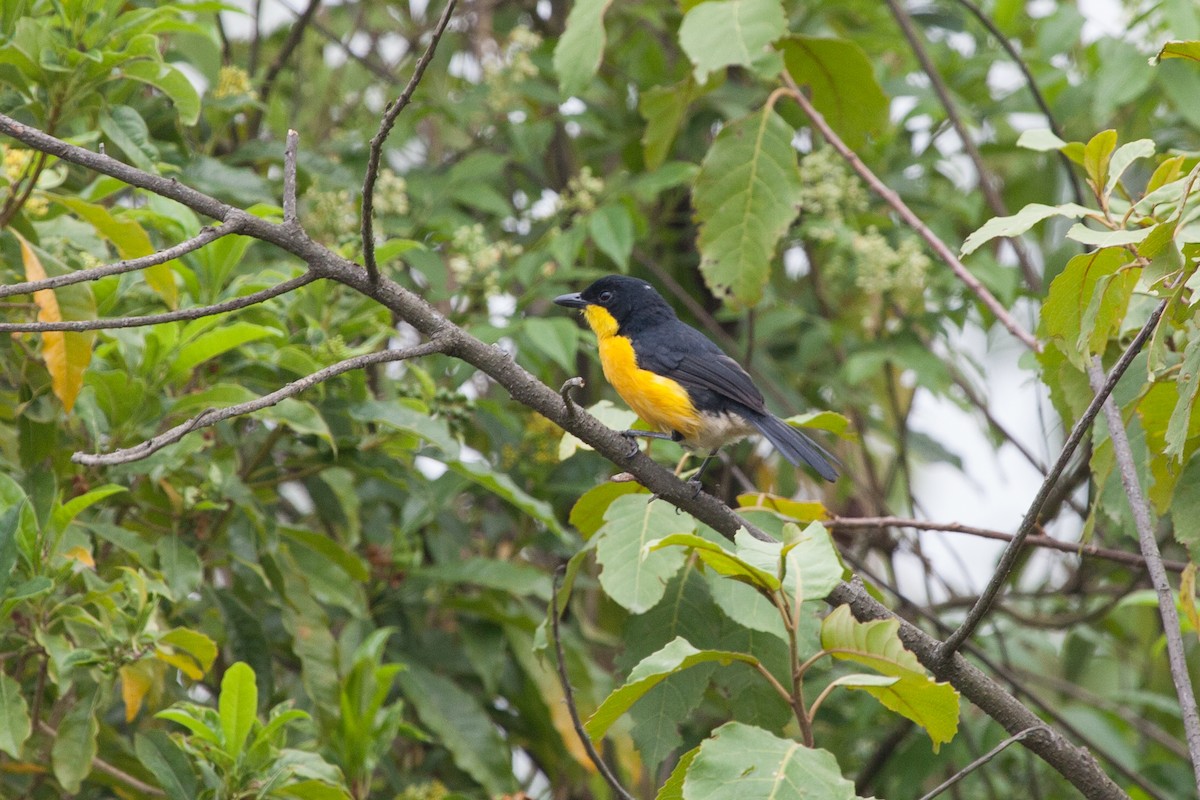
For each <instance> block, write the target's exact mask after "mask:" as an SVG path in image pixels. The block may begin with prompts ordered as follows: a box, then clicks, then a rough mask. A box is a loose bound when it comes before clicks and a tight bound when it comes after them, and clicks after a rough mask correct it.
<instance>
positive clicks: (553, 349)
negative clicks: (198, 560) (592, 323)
mask: <svg viewBox="0 0 1200 800" xmlns="http://www.w3.org/2000/svg"><path fill="white" fill-rule="evenodd" d="M521 327H522V328H523V329H524V331H525V336H526V339H527V340H528V341H529V343H530V344H531V345H532V346H533V347H534V348H535V349H537V350H538V352H540V353H542V354H543V355H545V356H546V357H548V358H549V359H550V360H551V361H553V362H554V363H555V364H557V365H558V366H560V367H562V368H563V370H564V371H566V372H570V371H572V370H574V369H575V357H576V355H578V353H579V326H578V325H576V324H575V321H574V320H571V319H566V318H563V317H553V318H549V317H526V318H525V319H524V320H522V322H521Z"/></svg>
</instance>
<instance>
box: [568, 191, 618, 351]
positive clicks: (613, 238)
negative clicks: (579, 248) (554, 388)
mask: <svg viewBox="0 0 1200 800" xmlns="http://www.w3.org/2000/svg"><path fill="white" fill-rule="evenodd" d="M588 231H589V232H590V233H591V235H592V241H593V242H595V243H596V247H598V248H600V252H601V253H604V255H606V256H608V257H609V258H611V259H612V261H613V263H614V264H616V265H617V266H618V267H620V268H621V271H622V272H624V271H625V270H627V269H629V256H630V254H631V253H632V252H633V220H632V219H631V218H630V216H629V211H628V210H627V209H626V208H625V206H623V205H621V204H619V203H609V204H608V205H604V206H601V207H600V208H598V209H597V210H596V212H595V213H594V214H592V215H591V217H589V218H588ZM568 369H569V367H568Z"/></svg>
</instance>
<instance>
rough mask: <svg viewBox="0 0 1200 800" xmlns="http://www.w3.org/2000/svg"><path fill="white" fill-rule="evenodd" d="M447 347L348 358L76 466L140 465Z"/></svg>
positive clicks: (78, 457)
mask: <svg viewBox="0 0 1200 800" xmlns="http://www.w3.org/2000/svg"><path fill="white" fill-rule="evenodd" d="M444 346H445V343H444V342H440V341H437V340H434V341H430V342H425V343H424V344H419V345H417V346H415V347H407V348H405V349H403V350H382V351H379V352H376V353H367V354H365V355H361V356H354V357H353V358H347V359H346V360H344V361H339V362H338V363H336V364H333V365H331V366H328V367H325V369H321V370H317V371H316V372H314V373H312V374H311V375H306V376H304V377H303V378H300V379H299V380H296V381H292V382H291V383H289V384H286V385H284V386H283V387H281V388H279V389H276V390H275V391H273V392H271V393H270V394H265V395H263V396H262V397H258V398H255V399H254V400H250V401H247V402H245V403H238V404H237V405H232V406H228V407H226V408H210V409H208V410H206V411H202V412H201V413H199V414H197V415H196V416H194V417H192V418H191V419H189V420H188V421H187V422H183V423H180V424H179V425H176V426H175V427H174V428H171V429H170V430H168V431H164V432H162V433H160V434H159V435H158V436H155V437H154V438H152V439H147V440H146V441H144V442H142V443H141V444H137V445H134V446H133V447H126V448H124V449H122V450H114V451H112V452H111V453H75V454H74V455H72V456H71V460H72V461H74V462H75V463H76V464H84V465H86V466H89V467H95V466H111V465H113V464H128V463H129V462H131V461H137V460H139V459H143V458H145V457H146V456H149V455H150V454H152V453H156V452H158V451H159V450H161V449H162V448H164V447H166V446H167V445H169V444H174V443H175V442H178V441H179V440H180V439H182V438H183V437H184V436H187V435H188V434H189V433H191V432H192V431H194V430H199V429H200V428H207V427H208V426H210V425H215V424H216V423H218V422H220V421H222V420H226V419H229V418H230V417H237V416H241V415H243V414H250V413H253V412H255V411H258V410H260V409H263V408H267V407H268V406H273V405H275V404H276V403H278V402H279V401H281V400H285V399H287V398H289V397H292V396H293V395H297V394H300V392H302V391H304V390H305V389H308V388H311V387H313V386H316V385H317V384H318V383H320V382H321V381H326V380H329V379H330V378H332V377H335V376H337V375H341V374H342V373H343V372H349V371H350V370H354V369H362V368H363V367H366V366H370V365H371V364H385V363H387V362H389V361H403V360H405V359H408V358H418V357H420V356H427V355H429V354H431V353H438V352H441V351H442V349H443V347H444Z"/></svg>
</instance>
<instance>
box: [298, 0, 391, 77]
mask: <svg viewBox="0 0 1200 800" xmlns="http://www.w3.org/2000/svg"><path fill="white" fill-rule="evenodd" d="M276 2H277V3H279V5H281V6H283V7H284V8H286V9H287V10H288V12H289V13H291V15H292V16H293V17H297V18H299V17H300V15H301V14H302V13H303V12H301V11H297V10H296V9H294V8H292V6H291V5H290V4H288V3H285V2H284V1H283V0H276ZM309 25H310V27H312V29H313V30H315V31H316V32H317V33H319V34H321V35H322V36H324V37H325V38H326V39H328V40H329V41H330V42H331V43H332V44H334V45H336V46H337V47H338V48H339V49H340V50H341V51H342V52H343V53H344V54H345V55H346V58H348V59H350V60H351V61H356V62H358V63H359V64H361V65H362V66H363V67H364V68H365V69H367V70H368V71H369V72H371V73H372V74H373V75H374V76H375V77H377V78H379V79H380V80H384V81H387V82H388V83H398V81H397V80H396V76H395V75H393V74H392V73H391V72H389V71H388V70H387V68H386V67H384V66H382V65H380V64H376V63H375V62H374V61H371V60H370V59H368V58H365V57H364V56H361V55H359V54H358V53H356V52H354V50H353V49H352V48H351V47H349V46H348V45H347V44H346V43H345V42H343V41H342V39H341V37H340V36H338V35H337V34H336V33H334V32H333V31H331V30H329V28H327V27H325V26H324V25H322V24H321V21H320V20H318V19H313V20H312V21H311V22H310V23H309Z"/></svg>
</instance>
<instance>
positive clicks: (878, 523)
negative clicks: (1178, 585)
mask: <svg viewBox="0 0 1200 800" xmlns="http://www.w3.org/2000/svg"><path fill="white" fill-rule="evenodd" d="M825 525H826V526H828V527H830V528H836V529H838V530H843V531H849V530H879V529H881V528H912V529H913V530H919V531H945V532H947V533H965V534H967V535H969V536H978V537H980V538H983V539H995V540H997V541H1001V542H1011V541H1012V540H1013V534H1011V533H1004V532H1003V531H994V530H988V529H987V528H977V527H974V526H972V525H962V524H960V523H957V522H928V521H926V520H920V519H905V518H903V517H834V518H833V519H831V520H829V521H828V522H826V523H825ZM1025 544H1027V545H1030V546H1032V547H1044V548H1046V549H1048V550H1058V551H1059V552H1062V553H1070V554H1072V555H1076V556H1094V557H1096V558H1103V559H1107V560H1109V561H1119V562H1121V563H1122V564H1129V565H1131V566H1135V567H1142V566H1145V565H1146V558H1145V556H1140V555H1138V554H1137V553H1126V552H1125V551H1124V550H1114V549H1112V548H1108V547H1099V546H1097V545H1094V544H1084V543H1083V542H1064V541H1061V540H1059V539H1054V538H1052V537H1050V536H1037V535H1030V536H1027V537H1025ZM1163 566H1164V567H1166V568H1167V569H1169V570H1171V571H1172V572H1183V569H1184V567H1186V566H1187V564H1186V563H1184V562H1182V561H1163Z"/></svg>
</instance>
